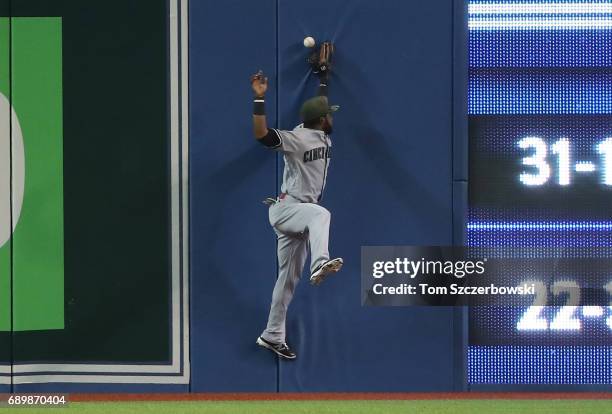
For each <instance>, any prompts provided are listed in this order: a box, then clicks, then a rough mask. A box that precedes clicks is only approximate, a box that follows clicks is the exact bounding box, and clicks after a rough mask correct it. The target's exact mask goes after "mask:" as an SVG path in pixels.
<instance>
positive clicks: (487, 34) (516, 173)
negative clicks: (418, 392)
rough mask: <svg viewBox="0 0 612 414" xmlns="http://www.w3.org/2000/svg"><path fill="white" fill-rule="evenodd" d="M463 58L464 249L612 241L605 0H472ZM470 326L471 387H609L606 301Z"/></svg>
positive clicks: (610, 24)
mask: <svg viewBox="0 0 612 414" xmlns="http://www.w3.org/2000/svg"><path fill="white" fill-rule="evenodd" d="M469 53H470V58H469V64H470V67H469V93H468V99H469V103H468V108H469V142H470V144H469V157H470V158H469V217H468V224H467V238H468V244H469V245H471V246H493V247H496V246H499V247H534V248H537V247H547V248H550V249H553V250H556V251H558V252H559V254H564V252H572V251H574V250H575V249H591V248H592V249H595V248H600V247H604V248H606V247H612V1H541V2H535V1H470V3H469ZM610 257H612V255H611V256H610ZM611 260H612V259H611ZM555 289H556V288H555V287H554V286H551V287H550V295H551V297H553V296H555V295H558V294H559V291H558V289H557V290H555ZM604 289H608V291H609V292H610V293H611V295H612V274H610V283H609V284H607V285H605V286H604ZM611 298H612V296H611ZM562 302H563V301H562ZM469 327H470V333H469V347H468V382H469V383H471V384H612V307H611V306H582V305H580V304H578V306H576V304H573V303H570V302H569V301H566V302H564V303H559V302H555V305H554V306H546V307H542V306H525V307H520V306H516V307H510V306H508V307H505V308H502V307H474V308H471V309H470V312H469Z"/></svg>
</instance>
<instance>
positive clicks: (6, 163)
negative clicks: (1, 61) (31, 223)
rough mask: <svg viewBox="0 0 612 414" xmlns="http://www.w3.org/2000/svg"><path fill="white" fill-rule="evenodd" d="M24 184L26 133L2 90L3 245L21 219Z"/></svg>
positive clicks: (0, 188)
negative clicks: (11, 136)
mask: <svg viewBox="0 0 612 414" xmlns="http://www.w3.org/2000/svg"><path fill="white" fill-rule="evenodd" d="M9 113H10V114H11V121H12V130H13V142H12V151H10V150H9V149H10V141H9V140H10V128H9V125H11V123H9ZM11 152H12V155H13V165H12V173H13V196H12V202H13V218H12V221H13V228H12V229H11V214H10V211H11V210H10V204H11V186H10V184H9V183H10V176H11V165H10V164H11V163H10V161H11V159H10V157H11ZM24 184H25V156H24V150H23V135H22V133H21V126H20V125H19V120H18V119H17V114H16V113H15V111H14V110H13V108H12V107H11V104H10V103H9V101H8V99H7V98H6V96H4V95H3V94H2V93H0V247H2V246H3V245H4V244H5V243H6V242H7V241H8V240H9V239H10V237H11V234H12V232H13V230H15V227H16V226H17V222H18V221H19V215H20V214H21V206H22V204H23V191H24Z"/></svg>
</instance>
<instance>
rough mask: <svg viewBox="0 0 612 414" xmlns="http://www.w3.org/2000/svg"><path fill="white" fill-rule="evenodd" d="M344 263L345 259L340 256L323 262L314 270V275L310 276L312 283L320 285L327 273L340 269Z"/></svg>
mask: <svg viewBox="0 0 612 414" xmlns="http://www.w3.org/2000/svg"><path fill="white" fill-rule="evenodd" d="M342 264H344V261H343V260H342V258H340V257H338V258H337V259H331V260H328V261H327V262H325V263H323V264H322V265H320V266H319V267H317V270H315V271H314V272H312V275H311V276H310V284H311V285H315V286H317V285H319V284H320V283H321V282H322V281H323V279H325V277H326V276H327V275H329V274H330V273H336V272H337V271H338V270H340V268H341V267H342Z"/></svg>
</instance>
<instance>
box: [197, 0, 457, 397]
mask: <svg viewBox="0 0 612 414" xmlns="http://www.w3.org/2000/svg"><path fill="white" fill-rule="evenodd" d="M463 7H464V6H463V4H462V2H456V3H455V4H454V2H453V1H451V0H436V1H423V2H403V1H392V0H385V1H378V2H368V1H365V0H363V1H362V0H355V1H350V2H347V1H341V0H333V1H323V0H314V1H310V2H294V1H283V0H279V1H274V0H267V1H259V2H248V1H237V0H233V1H223V2H212V1H191V3H190V10H189V15H190V20H189V22H190V99H191V100H190V118H191V123H190V126H191V130H190V132H191V134H190V152H191V158H190V169H191V175H190V188H191V243H192V244H191V253H192V256H191V257H192V260H191V272H192V273H191V338H192V354H191V367H192V381H191V390H192V391H281V392H284V391H450V390H461V389H462V388H463V381H464V378H463V356H462V352H461V350H462V346H463V345H462V344H463V342H462V341H463V331H462V327H463V320H462V318H461V315H460V314H458V311H455V310H453V309H448V308H427V309H426V308H393V309H391V308H386V309H382V308H378V309H375V308H364V307H362V306H361V304H360V279H359V264H360V249H361V246H363V245H385V244H388V245H394V244H396V245H404V244H414V245H448V244H452V243H453V242H454V241H457V240H461V231H460V228H461V227H462V225H458V226H457V228H458V232H457V234H455V237H457V239H454V234H453V223H457V222H461V221H462V219H461V218H462V217H463V215H464V213H465V207H464V206H465V204H466V200H467V199H466V196H465V190H466V186H465V185H462V183H465V179H466V170H465V165H466V164H465V161H464V162H462V163H458V165H457V166H456V168H455V171H454V170H453V166H454V163H453V148H454V147H461V144H462V143H463V144H465V139H466V134H467V131H466V128H465V123H464V121H463V122H462V121H461V120H457V119H455V118H456V116H455V114H456V113H458V115H457V116H458V117H460V118H461V119H463V120H464V119H465V101H466V100H465V95H464V92H463V89H464V87H465V86H464V85H465V72H463V74H464V77H463V78H459V79H458V78H456V77H455V76H454V75H456V74H457V73H459V74H461V73H462V71H464V69H463V65H464V64H466V56H467V53H466V49H465V47H466V46H465V40H464V39H463V36H464V30H465V31H466V30H467V28H465V29H464V23H463V16H464V12H465V11H464V9H463ZM455 16H459V17H457V18H456V17H455ZM455 20H457V21H458V22H459V27H458V29H457V32H456V33H455V32H454V30H455ZM306 36H313V37H315V38H316V39H317V40H319V41H321V40H332V41H333V42H334V43H335V44H336V47H337V53H336V56H335V59H336V60H335V65H334V73H333V76H332V80H331V83H330V100H331V101H332V102H333V103H337V104H339V105H340V106H341V109H340V111H339V112H338V113H337V115H336V116H335V125H334V129H335V132H334V134H333V145H334V156H333V160H332V163H331V166H330V172H329V181H328V186H327V189H326V192H325V195H324V200H323V201H322V204H323V205H324V206H325V207H326V208H328V209H329V210H330V211H331V213H332V225H331V242H330V243H331V244H330V252H331V254H332V255H334V256H341V257H343V258H344V260H345V265H344V267H343V269H342V271H341V273H340V274H339V275H338V276H337V277H334V278H332V279H330V280H329V281H328V282H326V283H325V284H324V285H322V286H321V287H319V288H313V287H311V286H310V285H309V284H308V283H307V281H302V283H301V284H300V285H298V288H297V292H296V296H295V298H294V301H293V303H292V305H291V306H290V308H289V316H288V341H289V342H290V343H291V344H292V345H293V346H294V347H295V349H296V352H297V353H298V359H297V361H295V362H289V363H287V362H280V363H279V361H277V360H276V358H275V357H273V356H272V355H271V354H270V353H268V352H263V351H262V350H260V349H258V348H257V347H256V346H255V339H256V338H257V336H258V335H259V334H260V333H261V330H262V329H263V328H264V327H265V323H266V319H267V314H268V307H269V304H270V299H271V293H272V287H273V284H274V281H275V277H276V253H275V248H276V246H275V235H274V233H273V231H272V229H271V228H270V226H269V223H268V216H267V208H266V207H265V206H264V205H263V204H262V203H261V200H263V199H264V198H265V197H268V196H274V195H275V194H276V193H277V191H278V186H279V181H278V179H277V177H278V176H279V174H280V173H281V171H282V170H281V169H282V159H281V158H280V157H278V158H277V156H276V154H275V153H273V152H271V151H269V150H266V149H265V148H263V147H262V146H261V145H259V144H258V143H256V142H255V140H254V139H253V137H252V132H251V129H252V127H251V122H252V121H251V111H252V109H251V106H252V104H251V100H252V92H251V88H250V85H249V82H248V77H249V75H251V74H252V73H254V72H255V71H257V70H258V69H263V70H264V71H265V72H266V74H267V76H268V77H269V79H270V88H269V90H268V94H267V101H266V106H267V114H268V122H269V125H271V126H275V127H278V128H281V129H292V128H293V127H294V126H295V125H297V124H298V123H299V117H298V110H299V107H300V105H301V103H302V102H303V100H305V99H307V98H308V97H310V96H312V95H313V94H315V91H316V86H317V85H318V84H317V80H316V78H315V77H314V76H313V75H311V74H309V68H308V66H307V64H306V62H305V59H306V57H307V50H306V49H305V48H304V46H303V45H302V40H303V39H304V37H306ZM457 36H458V37H460V40H459V41H457V40H456V37H457ZM465 37H467V33H465ZM456 47H460V48H461V49H460V50H457V49H455V48H456ZM213 57H214V58H213ZM453 57H455V60H454V59H453ZM457 65H458V67H457ZM457 81H459V84H456V82H457ZM457 111H458V112H457ZM454 139H457V140H458V141H457V143H454ZM457 152H458V153H459V154H463V155H465V154H466V152H465V150H464V149H463V148H458V149H457ZM461 165H462V166H463V168H461ZM457 193H458V194H457ZM457 350H460V352H456V351H457Z"/></svg>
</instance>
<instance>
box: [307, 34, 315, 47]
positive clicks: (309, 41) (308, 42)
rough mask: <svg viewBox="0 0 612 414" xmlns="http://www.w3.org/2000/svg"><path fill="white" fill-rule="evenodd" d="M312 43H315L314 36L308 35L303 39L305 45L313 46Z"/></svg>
mask: <svg viewBox="0 0 612 414" xmlns="http://www.w3.org/2000/svg"><path fill="white" fill-rule="evenodd" d="M314 45H315V40H314V38H312V37H310V36H308V37H307V38H305V39H304V46H306V47H314Z"/></svg>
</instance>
